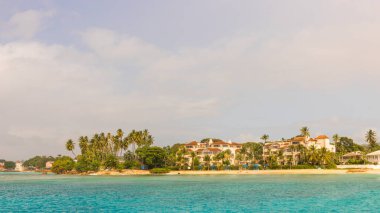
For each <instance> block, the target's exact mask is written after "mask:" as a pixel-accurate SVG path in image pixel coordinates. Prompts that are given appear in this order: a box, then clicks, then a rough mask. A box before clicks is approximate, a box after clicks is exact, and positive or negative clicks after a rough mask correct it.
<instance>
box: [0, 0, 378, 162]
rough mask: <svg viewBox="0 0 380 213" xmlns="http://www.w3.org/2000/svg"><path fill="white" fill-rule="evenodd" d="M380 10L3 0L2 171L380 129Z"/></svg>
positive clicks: (325, 2)
mask: <svg viewBox="0 0 380 213" xmlns="http://www.w3.org/2000/svg"><path fill="white" fill-rule="evenodd" d="M378 11H380V2H379V1H377V0H362V1H350V0H318V1H304V0H289V1H280V0H277V1H273V0H266V1H255V0H247V1H245V0H238V1H231V0H207V1H204V0H194V1H184V0H170V1H169V0H161V1H128V0H116V1H112V2H110V1H105V0H98V1H93V0H83V1H76V0H66V1H58V0H57V1H51V0H35V1H27V0H23V1H22V0H13V1H7V0H0V159H1V158H3V159H4V158H5V159H9V160H22V159H28V158H29V157H32V156H34V155H53V156H55V155H57V154H69V153H68V152H66V151H65V142H66V141H67V140H68V139H69V138H72V139H74V140H77V138H78V137H79V136H81V135H92V134H94V133H96V132H115V131H116V130H117V129H119V128H121V129H123V130H124V131H125V132H129V131H131V130H132V129H149V131H150V133H151V134H152V135H153V136H154V138H155V145H159V146H163V145H171V144H174V143H184V142H188V141H192V140H200V139H202V138H207V137H214V138H221V139H223V140H226V141H227V140H232V141H236V142H245V141H259V140H260V139H259V138H260V136H261V135H263V134H269V136H270V138H271V139H273V140H276V139H281V138H290V137H292V136H295V135H297V134H298V133H299V129H300V128H301V127H303V126H308V127H309V129H310V132H311V135H312V136H317V135H319V134H326V135H328V136H330V137H331V136H332V135H333V134H335V133H338V134H339V135H341V136H348V137H352V138H353V139H354V140H355V141H356V142H358V143H364V134H365V132H366V130H368V129H370V128H371V129H375V130H376V129H379V127H380V125H379V124H380V111H379V109H380V100H379V96H380V84H379V79H380V60H379V53H380V39H379V38H380V13H378Z"/></svg>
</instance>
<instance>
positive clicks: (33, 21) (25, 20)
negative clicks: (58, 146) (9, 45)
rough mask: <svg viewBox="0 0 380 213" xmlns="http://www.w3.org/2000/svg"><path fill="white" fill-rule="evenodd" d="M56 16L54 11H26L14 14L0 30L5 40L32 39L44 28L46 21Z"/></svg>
mask: <svg viewBox="0 0 380 213" xmlns="http://www.w3.org/2000/svg"><path fill="white" fill-rule="evenodd" d="M53 15H54V12H53V11H38V10H26V11H22V12H19V13H16V14H14V15H13V16H12V17H11V18H10V19H9V20H8V22H7V23H5V24H4V26H3V27H1V28H0V30H1V32H2V36H3V37H5V38H17V39H19V38H20V39H31V38H33V37H34V36H35V35H36V34H37V33H38V32H39V31H41V30H42V29H43V28H44V19H46V18H49V17H51V16H53Z"/></svg>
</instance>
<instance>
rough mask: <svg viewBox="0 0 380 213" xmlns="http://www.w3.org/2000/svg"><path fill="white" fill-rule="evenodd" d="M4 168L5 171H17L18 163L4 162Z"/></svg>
mask: <svg viewBox="0 0 380 213" xmlns="http://www.w3.org/2000/svg"><path fill="white" fill-rule="evenodd" d="M4 168H5V169H15V168H16V163H15V162H13V161H5V162H4Z"/></svg>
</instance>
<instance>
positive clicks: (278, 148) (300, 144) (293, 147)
mask: <svg viewBox="0 0 380 213" xmlns="http://www.w3.org/2000/svg"><path fill="white" fill-rule="evenodd" d="M311 147H315V148H316V149H321V148H326V150H327V151H329V152H335V145H333V144H331V143H330V139H329V137H327V136H326V135H320V136H318V137H316V138H310V137H308V136H305V137H304V136H296V137H293V138H291V139H283V140H281V141H271V142H266V143H265V144H264V146H263V159H264V160H267V159H268V158H269V157H270V156H272V155H277V156H281V158H278V161H279V162H278V163H281V164H291V165H297V164H298V162H299V160H300V149H302V148H305V149H310V148H311Z"/></svg>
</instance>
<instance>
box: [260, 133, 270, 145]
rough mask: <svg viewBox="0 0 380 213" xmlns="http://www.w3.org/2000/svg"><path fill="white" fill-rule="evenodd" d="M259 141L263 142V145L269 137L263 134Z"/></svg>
mask: <svg viewBox="0 0 380 213" xmlns="http://www.w3.org/2000/svg"><path fill="white" fill-rule="evenodd" d="M260 139H261V140H263V141H264V143H266V142H267V140H268V139H269V135H267V134H264V135H263V136H261V138H260Z"/></svg>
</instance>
